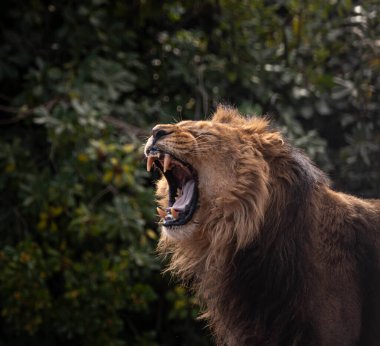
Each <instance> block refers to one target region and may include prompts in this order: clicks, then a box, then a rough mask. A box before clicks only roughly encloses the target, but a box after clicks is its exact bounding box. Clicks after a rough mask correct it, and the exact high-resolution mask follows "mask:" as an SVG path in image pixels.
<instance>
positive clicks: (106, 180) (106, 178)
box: [102, 171, 113, 184]
mask: <svg viewBox="0 0 380 346" xmlns="http://www.w3.org/2000/svg"><path fill="white" fill-rule="evenodd" d="M112 178H113V172H112V171H107V172H105V173H104V175H103V178H102V181H103V183H105V184H109V183H110V182H111V181H112Z"/></svg>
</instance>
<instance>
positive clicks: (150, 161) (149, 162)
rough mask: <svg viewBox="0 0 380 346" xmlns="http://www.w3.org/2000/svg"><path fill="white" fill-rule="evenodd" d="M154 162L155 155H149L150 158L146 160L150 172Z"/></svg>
mask: <svg viewBox="0 0 380 346" xmlns="http://www.w3.org/2000/svg"><path fill="white" fill-rule="evenodd" d="M153 162H154V157H153V156H148V160H147V161H146V170H147V171H148V172H150V170H151V169H152V165H153Z"/></svg>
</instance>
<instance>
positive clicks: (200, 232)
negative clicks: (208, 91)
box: [145, 106, 380, 346]
mask: <svg viewBox="0 0 380 346" xmlns="http://www.w3.org/2000/svg"><path fill="white" fill-rule="evenodd" d="M145 154H146V156H147V159H148V161H147V167H148V170H150V169H151V167H152V165H154V166H155V167H157V168H158V169H159V170H160V171H161V172H162V174H163V178H162V179H161V180H160V181H159V182H158V184H157V196H158V203H159V205H160V206H161V208H159V209H158V211H159V215H160V216H161V218H162V235H161V239H160V243H159V249H160V251H161V252H163V253H170V254H171V262H170V266H169V270H171V271H173V272H174V273H175V274H177V275H178V276H179V277H180V278H181V279H182V280H184V282H186V283H189V284H191V286H192V287H193V288H194V291H195V292H196V295H197V296H198V298H199V300H200V302H202V303H203V305H204V311H205V312H204V314H203V317H204V318H206V319H207V321H208V322H209V325H210V327H211V329H212V331H213V334H214V335H215V338H216V341H217V343H218V344H223V345H224V344H226V345H239V346H240V345H302V346H303V345H323V346H325V345H333V346H340V345H344V346H348V345H363V346H364V345H365V346H370V345H373V346H379V345H380V237H379V235H380V234H379V233H380V200H362V199H358V198H356V197H353V196H350V195H346V194H343V193H339V192H335V191H333V190H332V189H331V188H330V186H329V181H328V179H327V178H326V176H325V175H324V174H323V172H322V171H320V170H319V169H318V168H316V167H315V166H314V165H313V163H312V162H311V161H310V160H309V159H308V158H307V157H306V156H305V155H304V154H303V153H302V152H301V151H299V150H297V149H295V148H293V147H292V146H291V145H290V144H289V143H288V142H287V141H286V140H285V139H283V137H282V135H281V133H279V132H277V131H274V130H271V129H270V128H269V127H268V121H266V120H264V119H260V118H251V119H246V118H243V117H242V116H240V115H239V114H238V112H237V111H236V110H234V109H231V108H227V107H223V106H220V107H218V109H217V111H216V113H215V114H214V116H213V118H212V119H211V120H210V121H182V122H180V123H178V124H174V125H172V124H170V125H157V126H156V127H154V128H153V131H152V136H151V137H150V138H149V140H148V142H147V144H146V147H145Z"/></svg>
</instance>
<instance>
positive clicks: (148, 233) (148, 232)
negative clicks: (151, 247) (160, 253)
mask: <svg viewBox="0 0 380 346" xmlns="http://www.w3.org/2000/svg"><path fill="white" fill-rule="evenodd" d="M146 234H147V236H148V237H149V238H151V239H157V234H156V233H155V232H154V231H153V230H151V229H148V230H147V231H146Z"/></svg>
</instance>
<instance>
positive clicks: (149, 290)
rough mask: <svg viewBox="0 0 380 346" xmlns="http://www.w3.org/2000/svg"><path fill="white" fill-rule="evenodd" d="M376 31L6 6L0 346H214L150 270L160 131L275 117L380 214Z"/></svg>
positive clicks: (310, 9)
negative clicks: (149, 145) (219, 112)
mask: <svg viewBox="0 0 380 346" xmlns="http://www.w3.org/2000/svg"><path fill="white" fill-rule="evenodd" d="M379 18H380V16H379V8H378V5H376V4H375V2H365V3H362V2H360V3H359V2H353V1H350V0H343V1H329V2H326V1H321V0H314V1H298V0H295V1H270V0H265V1H264V0H260V1H233V0H223V1H211V0H210V1H174V0H173V1H165V2H159V1H154V0H147V1H137V0H136V1H120V0H115V1H105V0H85V1H51V2H45V1H43V0H33V1H23V2H15V1H10V0H4V1H2V3H1V4H0V28H1V32H0V42H1V45H0V80H1V83H0V112H1V117H0V135H1V137H0V145H1V148H2V150H1V152H0V170H1V172H2V173H1V175H0V187H1V197H0V220H1V223H0V232H1V233H0V234H1V237H0V278H1V279H0V344H2V345H3V344H4V345H25V344H28V345H66V344H72V345H202V344H207V343H209V340H208V339H207V332H206V331H203V332H202V327H204V325H202V324H200V323H198V322H194V316H195V315H196V308H195V307H194V304H193V302H192V300H191V298H189V296H188V295H187V294H186V293H185V290H184V289H183V288H181V287H179V286H175V284H174V283H170V282H168V277H166V276H162V275H161V273H160V271H161V270H162V264H161V262H160V261H159V260H158V259H157V256H156V255H155V253H154V248H155V243H156V241H157V236H158V234H157V229H156V225H155V218H154V197H153V192H152V188H151V181H150V180H151V177H149V176H148V175H147V174H146V173H145V172H144V159H143V153H142V143H143V141H144V140H145V138H146V136H147V135H148V134H149V130H148V129H149V128H150V127H151V126H152V125H153V124H155V123H157V122H166V121H173V120H177V119H181V118H188V119H201V118H203V117H204V116H207V115H209V114H210V113H211V112H212V110H213V108H214V107H215V105H216V104H217V103H218V102H226V103H230V104H233V105H235V106H237V107H239V109H240V110H241V111H242V112H243V113H245V114H252V113H257V114H269V115H270V116H271V117H272V118H274V120H275V121H276V122H277V124H278V125H280V126H281V127H283V129H284V131H285V132H286V133H287V135H288V137H290V138H291V140H292V141H293V142H294V143H295V144H296V145H297V146H300V147H302V148H304V149H305V150H306V151H307V152H308V153H309V154H310V155H311V156H312V157H313V158H314V159H315V160H316V161H317V162H318V163H319V165H321V166H322V167H323V168H324V169H325V170H327V171H328V172H329V173H330V174H331V176H332V178H333V180H334V181H336V182H337V186H338V187H339V188H341V189H344V190H346V191H351V192H353V193H357V194H359V195H362V196H373V197H375V196H380V160H378V157H379V145H380V131H379V129H380V117H379V115H378V113H379V109H380V100H379V84H380V77H379V76H380V73H379V72H380V59H379V56H380V54H379V53H380V52H379V51H380V46H379V35H380V22H379ZM202 333H203V334H204V335H205V336H202V335H201V334H202Z"/></svg>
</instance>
